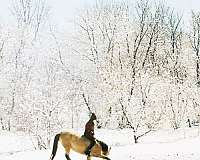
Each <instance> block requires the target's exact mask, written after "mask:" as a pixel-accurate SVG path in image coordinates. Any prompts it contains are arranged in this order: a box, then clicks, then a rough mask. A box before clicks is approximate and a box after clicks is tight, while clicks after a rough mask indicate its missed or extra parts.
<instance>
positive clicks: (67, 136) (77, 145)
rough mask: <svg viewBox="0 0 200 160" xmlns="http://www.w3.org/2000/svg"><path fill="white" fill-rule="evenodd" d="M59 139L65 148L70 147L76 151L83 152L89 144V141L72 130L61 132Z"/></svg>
mask: <svg viewBox="0 0 200 160" xmlns="http://www.w3.org/2000/svg"><path fill="white" fill-rule="evenodd" d="M60 141H61V143H62V145H63V146H64V147H65V148H66V147H67V148H68V147H70V148H71V149H73V150H74V151H76V152H79V153H83V152H84V151H85V149H86V147H87V146H88V145H89V141H88V140H87V139H86V138H85V137H83V136H79V135H77V134H75V133H73V132H61V134H60Z"/></svg>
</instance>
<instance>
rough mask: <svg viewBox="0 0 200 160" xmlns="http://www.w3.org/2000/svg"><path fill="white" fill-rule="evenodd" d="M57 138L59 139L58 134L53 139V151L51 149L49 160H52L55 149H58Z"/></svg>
mask: <svg viewBox="0 0 200 160" xmlns="http://www.w3.org/2000/svg"><path fill="white" fill-rule="evenodd" d="M59 138H60V134H57V135H56V136H55V138H54V142H53V149H52V153H51V157H50V160H53V159H54V157H55V155H56V151H57V148H58V141H59Z"/></svg>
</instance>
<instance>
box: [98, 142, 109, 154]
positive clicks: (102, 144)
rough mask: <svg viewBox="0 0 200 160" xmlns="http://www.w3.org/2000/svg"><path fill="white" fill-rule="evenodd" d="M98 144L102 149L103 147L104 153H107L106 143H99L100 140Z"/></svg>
mask: <svg viewBox="0 0 200 160" xmlns="http://www.w3.org/2000/svg"><path fill="white" fill-rule="evenodd" d="M98 142H99V144H100V145H101V147H102V151H103V152H107V151H108V145H107V144H105V143H104V142H102V141H99V140H98Z"/></svg>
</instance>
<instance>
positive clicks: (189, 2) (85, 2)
mask: <svg viewBox="0 0 200 160" xmlns="http://www.w3.org/2000/svg"><path fill="white" fill-rule="evenodd" d="M11 1H12V0H0V24H1V22H3V23H5V22H6V23H7V21H9V19H10V17H11V14H10V11H9V10H10V9H9V8H10V4H11ZM106 1H109V0H106ZM128 1H129V2H133V1H134V0H128ZM165 1H166V2H167V3H168V4H169V5H170V6H171V7H173V8H175V9H176V10H177V11H179V12H180V13H183V15H184V19H185V20H188V18H189V16H188V15H189V13H190V12H191V10H192V9H195V10H198V9H199V10H200V0H165ZM47 2H48V4H49V6H50V7H51V17H50V18H52V20H55V21H56V23H57V24H58V25H64V24H69V23H71V22H73V19H74V16H75V15H77V14H78V11H80V10H81V9H82V8H86V7H88V6H91V5H92V4H94V3H95V0H47Z"/></svg>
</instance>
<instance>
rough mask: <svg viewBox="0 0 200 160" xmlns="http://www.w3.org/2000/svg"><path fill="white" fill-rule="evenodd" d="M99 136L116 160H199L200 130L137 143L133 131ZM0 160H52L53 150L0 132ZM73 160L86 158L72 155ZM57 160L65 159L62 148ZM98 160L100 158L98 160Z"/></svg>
mask: <svg viewBox="0 0 200 160" xmlns="http://www.w3.org/2000/svg"><path fill="white" fill-rule="evenodd" d="M96 137H98V139H100V140H103V141H104V142H106V143H107V144H108V145H110V146H111V147H112V149H111V152H110V156H109V157H110V158H111V159H112V160H121V159H124V160H199V159H200V149H199V146H200V131H199V128H192V129H189V128H185V129H179V130H177V131H173V130H161V131H156V132H152V133H150V134H148V135H147V136H145V137H143V138H141V139H139V143H138V144H134V143H133V134H132V132H131V131H130V130H98V131H97V132H96ZM0 144H1V145H0V160H48V159H49V156H50V153H51V150H41V151H38V150H34V147H33V144H32V139H31V138H30V137H29V136H25V135H23V134H22V133H17V134H13V133H8V132H0ZM70 156H71V159H72V160H75V159H80V160H81V159H86V157H85V156H83V155H80V154H77V153H75V152H72V153H71V154H70ZM55 160H65V157H64V150H63V148H62V146H61V145H59V148H58V151H57V154H56V157H55ZM94 160H97V158H94Z"/></svg>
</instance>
